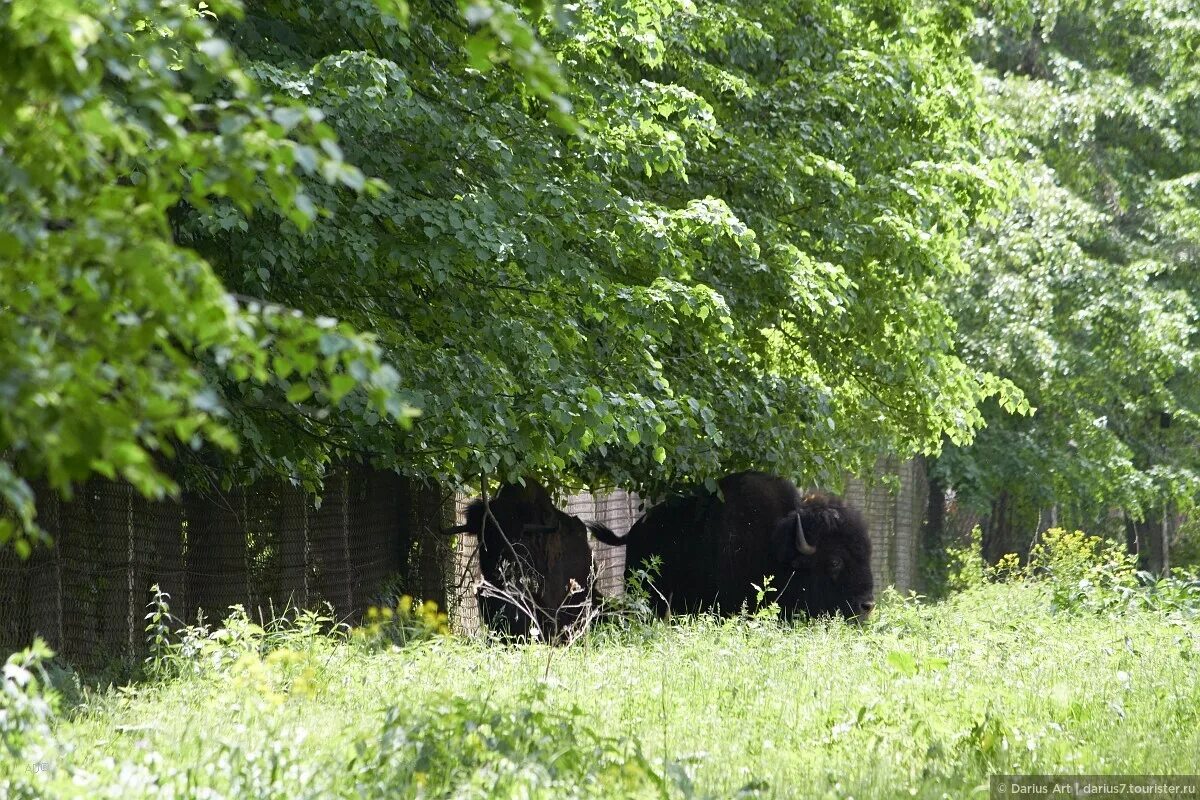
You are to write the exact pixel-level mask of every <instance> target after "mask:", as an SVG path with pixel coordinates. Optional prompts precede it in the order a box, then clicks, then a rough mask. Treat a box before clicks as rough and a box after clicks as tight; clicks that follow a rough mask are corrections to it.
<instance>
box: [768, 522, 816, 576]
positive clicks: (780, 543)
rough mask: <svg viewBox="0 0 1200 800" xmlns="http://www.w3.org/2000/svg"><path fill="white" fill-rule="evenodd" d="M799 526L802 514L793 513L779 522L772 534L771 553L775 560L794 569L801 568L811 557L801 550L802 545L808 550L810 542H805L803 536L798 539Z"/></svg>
mask: <svg viewBox="0 0 1200 800" xmlns="http://www.w3.org/2000/svg"><path fill="white" fill-rule="evenodd" d="M799 524H800V512H799V511H792V512H790V513H789V514H788V515H787V516H785V517H784V518H783V519H781V520H779V522H778V523H777V524H776V525H775V530H774V531H773V532H772V533H771V551H772V553H773V554H774V555H775V559H776V560H777V561H779V562H780V563H781V564H787V565H788V566H790V567H793V568H795V567H799V566H800V564H801V563H802V561H803V560H804V559H805V558H806V557H807V556H808V555H811V553H805V552H803V551H802V550H801V546H802V544H803V546H804V547H806V548H807V545H808V542H807V541H805V540H804V538H803V535H801V536H800V537H797V535H796V529H797V527H798V526H799Z"/></svg>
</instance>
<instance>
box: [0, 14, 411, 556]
mask: <svg viewBox="0 0 1200 800" xmlns="http://www.w3.org/2000/svg"><path fill="white" fill-rule="evenodd" d="M212 5H213V8H212V9H211V10H210V9H209V8H208V5H207V4H205V3H200V4H199V6H198V7H197V8H196V9H191V8H188V7H187V6H186V4H169V3H168V4H163V3H155V2H150V0H119V1H118V2H110V1H109V0H94V1H91V2H89V1H87V0H82V1H79V2H66V0H47V1H46V2H42V1H41V0H38V2H29V1H28V0H13V1H12V2H5V3H0V41H2V42H3V46H2V47H0V545H3V544H4V543H5V542H7V541H8V540H10V539H13V538H14V537H16V542H15V544H16V547H17V548H18V550H19V551H20V552H22V553H27V552H28V550H29V541H28V539H27V538H26V537H27V535H28V534H31V533H34V532H36V528H35V525H34V520H33V514H34V509H33V505H32V495H31V492H30V488H29V484H28V483H27V481H26V479H29V478H40V477H45V478H46V479H47V480H48V481H49V483H50V485H52V486H53V487H55V488H56V489H58V490H60V491H62V492H63V493H69V492H70V488H71V485H72V483H74V482H77V481H80V480H83V479H85V478H87V477H89V476H90V475H93V474H100V475H104V476H108V477H116V476H120V477H122V478H125V479H126V480H129V481H131V482H132V483H133V484H134V485H135V486H137V487H138V488H139V489H140V490H141V491H142V492H144V493H146V494H148V495H161V494H163V493H164V492H170V491H174V490H175V488H176V482H175V480H174V479H173V478H172V476H171V475H170V474H169V471H168V470H166V469H164V459H169V458H171V457H173V456H176V455H178V454H179V452H180V451H181V450H189V449H198V448H201V447H203V446H205V445H212V446H216V447H220V448H225V449H228V450H234V449H236V447H237V444H238V439H237V436H236V435H235V433H236V431H235V429H234V428H232V427H231V425H230V415H229V398H228V397H227V396H225V395H224V394H223V392H222V391H221V388H220V387H221V386H222V385H224V384H227V383H236V384H237V385H240V386H242V387H244V390H245V391H246V392H250V393H253V392H255V391H272V392H274V391H278V392H285V393H296V387H298V386H302V387H304V389H305V390H306V392H307V393H308V394H311V395H313V396H314V398H315V399H313V400H312V401H311V402H312V405H313V406H314V407H317V408H323V409H326V410H327V411H328V409H332V408H337V407H344V406H351V407H360V406H361V407H363V408H370V409H371V411H372V413H375V414H377V415H379V416H380V417H386V418H389V419H392V420H402V419H405V418H406V415H407V413H408V409H407V407H406V406H404V405H403V404H402V403H401V402H400V400H399V398H398V396H397V395H396V394H395V385H396V373H395V371H394V370H392V369H391V368H389V367H386V366H384V365H383V364H382V362H381V361H380V359H379V349H378V347H377V346H376V345H375V343H374V342H373V340H372V339H371V338H370V337H366V336H362V335H359V334H357V333H355V332H354V331H353V330H352V329H350V328H349V327H347V326H346V325H345V324H343V323H340V322H337V321H335V320H333V319H327V318H310V317H303V316H301V315H299V314H297V313H294V312H292V311H290V310H288V309H285V308H282V307H278V306H275V305H271V304H266V303H260V302H243V301H241V300H238V299H235V298H234V297H233V296H231V295H230V294H229V293H228V292H227V291H226V290H225V287H224V286H223V285H222V284H221V281H220V279H219V278H218V276H217V275H216V274H214V272H213V270H212V268H211V267H210V266H209V265H208V264H207V263H206V262H205V261H203V260H202V259H201V258H199V257H197V255H196V254H195V253H194V252H192V251H191V250H189V249H187V248H185V247H181V246H179V245H178V244H177V243H176V242H175V241H174V240H173V237H172V234H171V228H170V225H169V222H168V216H169V214H170V213H171V212H172V210H173V209H175V208H176V207H177V206H179V204H181V203H184V204H186V205H187V206H188V207H189V208H192V209H199V210H204V209H209V208H211V207H212V204H213V203H214V202H218V201H224V202H229V203H232V204H234V205H236V206H238V207H240V208H243V209H246V210H249V209H251V208H255V207H263V208H273V209H276V210H277V211H278V212H279V213H280V214H283V215H284V216H285V217H286V218H287V219H288V220H289V221H290V224H292V225H294V226H297V228H304V227H307V226H308V224H309V223H310V222H311V220H312V218H313V216H314V214H315V206H314V204H313V202H312V199H311V198H310V196H309V195H307V194H306V193H305V192H304V191H303V189H302V183H301V181H300V180H299V174H300V173H301V172H305V173H310V174H312V175H314V176H319V180H321V181H328V182H329V184H331V185H340V186H348V187H352V188H355V189H357V188H360V187H362V186H363V185H364V180H363V177H362V173H361V172H359V170H358V169H357V168H355V167H353V166H351V165H349V164H347V163H346V162H345V161H344V160H343V159H342V158H341V157H340V155H339V154H338V151H337V149H336V147H335V146H334V144H333V139H332V135H331V132H330V131H329V129H328V128H327V127H326V126H324V125H323V124H322V123H321V122H320V114H319V112H317V111H315V110H312V109H310V108H307V107H304V106H301V105H298V104H296V103H294V102H292V101H291V100H290V99H287V98H283V99H276V98H272V97H270V96H268V95H264V94H263V93H262V92H261V91H260V90H259V89H258V87H257V85H256V83H255V82H254V81H253V80H251V79H250V77H249V76H248V75H247V74H246V73H245V72H244V71H243V70H242V69H241V68H240V67H239V66H238V64H237V62H236V60H235V59H234V56H233V53H232V51H231V50H230V48H229V46H228V45H227V44H226V43H225V42H224V41H223V40H221V39H219V38H215V37H214V31H213V14H214V12H217V13H221V14H225V15H233V14H235V13H236V8H235V7H234V6H232V5H228V4H224V3H221V4H217V3H214V4H212ZM297 399H300V398H299V397H298V396H297Z"/></svg>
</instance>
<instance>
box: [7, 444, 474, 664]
mask: <svg viewBox="0 0 1200 800" xmlns="http://www.w3.org/2000/svg"><path fill="white" fill-rule="evenodd" d="M451 497H452V494H451V493H449V492H447V491H445V490H444V489H442V488H441V487H438V486H436V485H431V484H425V483H421V482H418V481H415V480H412V479H407V478H403V477H401V476H399V475H396V474H394V473H390V472H382V471H377V470H372V469H368V468H365V467H357V466H352V467H347V468H345V469H342V470H340V471H338V472H336V473H335V474H333V475H332V476H331V477H330V478H329V479H328V481H327V483H326V487H325V492H324V494H323V496H322V497H320V498H315V497H312V496H309V495H306V494H304V493H303V492H301V491H300V490H298V489H296V488H294V487H291V486H288V485H286V484H281V483H260V484H256V485H255V486H252V487H248V488H244V489H233V490H230V491H228V492H220V493H209V494H200V493H187V494H185V495H184V497H183V498H182V499H181V500H180V501H178V502H173V501H172V502H152V501H148V500H145V499H144V498H142V497H141V496H140V495H139V494H137V492H135V491H134V490H133V488H132V487H131V486H130V485H128V484H124V483H117V482H111V481H91V482H88V483H87V484H85V485H83V486H82V487H80V488H79V489H78V490H77V492H76V494H75V496H74V498H73V499H72V500H71V501H69V502H66V501H62V500H60V499H58V498H57V497H56V496H55V495H53V494H52V493H50V492H48V491H40V492H38V509H39V520H40V521H41V523H42V525H43V527H44V528H46V530H47V532H48V533H49V534H50V536H51V537H52V540H53V546H52V547H49V548H38V549H37V550H35V552H34V554H33V555H32V556H31V557H30V559H29V560H27V561H25V562H21V561H19V560H18V559H17V558H16V556H15V554H13V553H12V552H11V551H9V550H0V646H3V647H4V648H6V649H13V648H16V647H21V646H24V645H26V644H28V643H29V641H31V640H32V639H33V637H34V636H35V635H40V636H42V637H43V638H44V639H46V640H47V641H48V642H49V643H50V645H51V646H52V647H53V648H54V649H55V650H57V651H58V652H59V653H61V654H63V655H64V656H65V657H66V658H68V659H69V660H71V661H72V662H74V663H78V664H82V665H95V664H103V663H105V662H106V661H107V660H109V659H113V658H125V657H130V656H137V655H139V654H140V653H141V651H142V649H143V640H144V637H143V630H142V629H143V625H144V623H143V616H144V614H145V611H146V605H147V603H148V602H149V599H150V586H151V585H152V584H154V583H157V584H159V586H160V587H161V589H162V590H163V591H165V592H167V593H168V594H170V596H171V599H170V603H171V612H172V614H173V615H174V616H175V617H177V618H178V619H180V620H184V621H188V622H193V621H195V620H196V619H197V615H198V613H199V612H200V611H201V610H203V613H204V616H205V618H206V619H208V620H212V621H217V620H219V619H221V618H223V617H224V616H225V615H226V614H227V613H228V611H229V609H230V607H231V606H234V605H240V606H242V607H244V608H245V609H246V610H247V611H248V612H249V613H251V614H252V615H254V616H262V617H263V618H267V617H269V616H274V615H277V614H280V613H283V612H284V610H285V609H287V608H312V607H315V606H318V605H320V604H322V603H328V604H329V605H330V606H331V607H332V609H333V611H334V614H335V616H336V617H337V618H338V619H344V620H354V619H356V618H357V617H358V616H359V615H360V614H361V613H362V611H363V610H365V608H366V607H367V606H368V605H370V604H371V603H373V602H378V601H379V599H380V593H381V591H382V590H383V589H384V588H385V583H388V584H390V585H389V586H388V587H387V588H389V590H391V591H397V592H404V593H408V594H413V595H415V596H419V597H422V598H427V599H434V600H437V601H439V602H440V603H442V604H444V603H445V601H446V588H445V587H446V586H447V585H448V568H449V565H450V563H451V555H452V553H451V551H450V548H449V544H448V542H446V541H445V540H444V538H443V537H440V536H438V535H437V532H438V531H439V530H440V529H441V528H442V527H444V526H445V525H446V524H447V521H448V518H447V514H448V512H449V511H450V506H449V505H448V500H449V499H450V498H451Z"/></svg>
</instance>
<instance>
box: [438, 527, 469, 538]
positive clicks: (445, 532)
mask: <svg viewBox="0 0 1200 800" xmlns="http://www.w3.org/2000/svg"><path fill="white" fill-rule="evenodd" d="M460 533H471V526H470V525H455V526H454V527H453V528H443V529H442V536H457V535H458V534H460Z"/></svg>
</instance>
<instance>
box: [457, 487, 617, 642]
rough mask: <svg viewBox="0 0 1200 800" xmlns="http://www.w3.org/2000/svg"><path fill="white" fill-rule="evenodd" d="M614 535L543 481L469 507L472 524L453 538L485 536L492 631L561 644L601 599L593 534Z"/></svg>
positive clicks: (484, 614) (480, 592)
mask: <svg viewBox="0 0 1200 800" xmlns="http://www.w3.org/2000/svg"><path fill="white" fill-rule="evenodd" d="M589 530H591V531H593V532H594V533H595V534H596V535H597V536H598V537H599V536H603V537H605V538H609V539H611V538H613V536H614V534H613V533H612V531H610V530H609V529H608V528H606V527H604V526H603V525H601V524H600V523H598V522H590V521H589V522H584V521H582V520H580V519H579V517H575V516H571V515H569V514H567V513H565V512H563V511H560V510H559V509H558V508H557V507H556V506H555V505H554V502H553V501H552V500H551V498H550V494H549V492H547V491H546V489H545V488H544V487H543V486H542V485H541V484H539V483H538V482H537V481H534V480H529V479H526V481H525V485H524V486H521V485H519V484H511V483H510V484H504V485H503V486H501V487H500V490H499V491H498V492H497V493H496V495H495V496H494V497H492V498H490V499H489V500H487V501H485V500H484V498H482V497H480V498H477V499H476V500H474V501H472V502H471V504H470V505H469V506H467V511H466V524H464V525H459V526H458V527H456V528H452V529H450V530H448V531H446V532H447V533H466V534H471V535H474V536H478V537H480V539H479V567H480V572H481V573H482V576H483V580H482V581H481V583H480V585H479V587H478V588H477V590H476V598H477V599H478V601H479V615H480V617H481V619H482V621H483V622H484V624H485V625H487V626H488V627H489V628H491V629H492V630H495V631H498V632H501V633H506V634H508V635H510V636H514V637H523V638H526V639H530V638H542V639H545V640H547V641H555V640H557V639H559V638H560V636H562V635H563V634H565V632H566V631H568V630H569V629H570V628H571V627H572V626H573V625H574V624H575V623H576V622H577V621H578V620H579V619H580V617H581V616H583V615H584V614H585V612H586V611H587V610H588V609H589V608H590V607H591V605H592V603H593V601H595V600H597V599H598V597H597V596H596V594H595V592H594V590H593V589H592V576H593V573H594V567H593V562H592V550H591V547H590V546H589V545H588V531H589Z"/></svg>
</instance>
